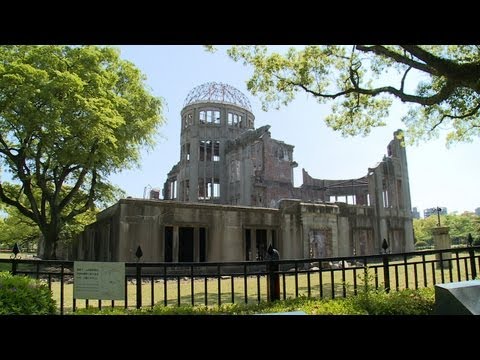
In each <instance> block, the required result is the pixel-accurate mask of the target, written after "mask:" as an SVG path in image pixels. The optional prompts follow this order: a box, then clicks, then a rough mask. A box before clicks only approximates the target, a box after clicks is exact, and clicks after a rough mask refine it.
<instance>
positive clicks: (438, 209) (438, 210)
mask: <svg viewBox="0 0 480 360" xmlns="http://www.w3.org/2000/svg"><path fill="white" fill-rule="evenodd" d="M436 211H437V216H438V227H440V211H442V208H441V207H438V206H437V209H436Z"/></svg>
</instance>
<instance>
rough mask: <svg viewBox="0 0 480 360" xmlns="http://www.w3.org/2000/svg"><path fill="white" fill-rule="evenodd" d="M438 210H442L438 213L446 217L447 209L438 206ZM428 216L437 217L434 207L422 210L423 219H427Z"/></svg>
mask: <svg viewBox="0 0 480 360" xmlns="http://www.w3.org/2000/svg"><path fill="white" fill-rule="evenodd" d="M439 208H440V209H442V210H441V211H440V215H447V208H446V207H442V206H439ZM430 215H437V208H436V207H434V208H429V209H425V210H423V217H424V218H425V219H426V218H427V217H429V216H430Z"/></svg>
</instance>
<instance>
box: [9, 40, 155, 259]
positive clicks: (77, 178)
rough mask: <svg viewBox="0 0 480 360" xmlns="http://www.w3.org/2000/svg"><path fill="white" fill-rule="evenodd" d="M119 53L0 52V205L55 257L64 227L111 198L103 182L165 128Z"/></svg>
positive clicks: (62, 49) (83, 49)
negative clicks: (0, 176) (9, 181)
mask: <svg viewBox="0 0 480 360" xmlns="http://www.w3.org/2000/svg"><path fill="white" fill-rule="evenodd" d="M144 80H145V78H144V76H143V75H142V74H141V72H140V71H139V70H138V69H137V68H136V67H135V66H134V65H133V64H132V63H130V62H128V61H125V60H122V59H121V58H120V56H119V51H118V50H116V49H114V48H110V47H97V46H74V47H72V46H2V47H0V165H1V166H2V167H3V168H4V170H5V171H7V172H9V173H10V174H11V176H12V177H13V179H14V180H15V181H18V182H19V184H20V187H18V188H17V189H18V191H14V190H15V188H14V187H9V188H7V187H6V186H5V183H2V182H0V200H1V201H3V202H5V203H6V204H8V205H10V206H14V207H15V208H17V209H18V211H19V212H20V213H21V214H22V215H23V216H25V217H26V218H28V219H30V220H32V221H33V222H34V223H35V224H37V225H38V227H39V229H40V231H41V233H42V235H43V237H44V241H45V242H44V244H45V249H44V257H45V258H56V244H57V241H58V239H59V234H60V233H61V231H62V229H63V228H64V226H65V225H66V224H69V223H71V221H72V219H74V218H75V217H76V216H77V215H79V214H82V213H85V212H86V211H87V210H89V209H92V208H93V206H94V203H95V202H99V201H102V200H107V201H108V200H110V199H111V197H112V196H113V192H114V191H115V189H114V187H113V186H112V185H111V184H110V183H109V182H108V176H109V175H110V174H111V173H113V172H116V171H119V170H122V169H125V168H127V167H131V166H134V165H136V164H138V161H139V155H140V149H141V147H143V146H152V145H153V143H154V136H155V133H156V131H157V127H158V126H159V125H161V124H162V123H163V116H162V101H161V100H160V99H158V98H156V97H154V96H152V95H151V94H150V93H149V91H148V90H147V89H146V86H145V84H144Z"/></svg>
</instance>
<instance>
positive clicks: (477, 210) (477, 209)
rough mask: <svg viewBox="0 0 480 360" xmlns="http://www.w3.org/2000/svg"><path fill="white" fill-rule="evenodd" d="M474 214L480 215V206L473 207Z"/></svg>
mask: <svg viewBox="0 0 480 360" xmlns="http://www.w3.org/2000/svg"><path fill="white" fill-rule="evenodd" d="M475 215H477V216H480V207H478V208H476V209H475Z"/></svg>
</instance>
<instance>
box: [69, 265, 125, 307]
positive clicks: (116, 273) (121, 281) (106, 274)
mask: <svg viewBox="0 0 480 360" xmlns="http://www.w3.org/2000/svg"><path fill="white" fill-rule="evenodd" d="M73 271H74V283H73V297H74V298H75V299H98V300H125V263H123V262H97V261H75V262H74V263H73Z"/></svg>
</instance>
